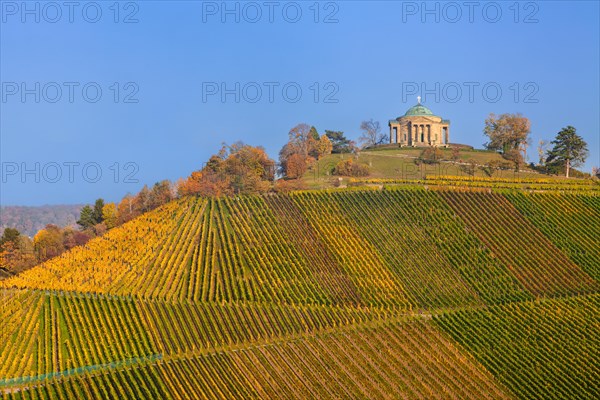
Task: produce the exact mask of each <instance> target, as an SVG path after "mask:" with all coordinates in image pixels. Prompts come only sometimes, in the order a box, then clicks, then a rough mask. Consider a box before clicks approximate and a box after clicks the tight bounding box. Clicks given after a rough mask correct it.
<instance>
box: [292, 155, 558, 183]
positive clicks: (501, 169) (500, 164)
mask: <svg viewBox="0 0 600 400" xmlns="http://www.w3.org/2000/svg"><path fill="white" fill-rule="evenodd" d="M423 151H424V149H423V148H413V147H398V146H397V145H383V146H377V147H374V148H368V149H365V150H362V151H361V152H359V153H358V154H356V155H355V154H347V153H340V154H329V155H326V156H324V157H322V158H320V159H319V160H317V161H316V163H315V164H314V165H313V166H311V168H310V169H309V170H308V171H307V172H306V173H305V174H304V176H303V181H304V182H305V184H306V187H307V188H311V189H321V188H331V187H333V184H332V183H333V182H334V181H335V180H339V182H340V184H341V185H347V183H348V181H350V180H351V179H349V177H348V176H339V175H334V173H333V170H334V168H335V167H336V165H337V164H338V163H339V162H340V161H343V160H348V159H352V160H354V161H355V162H356V163H359V164H362V165H365V166H367V167H368V171H369V174H368V178H370V179H393V180H422V179H425V178H427V177H430V178H431V177H439V176H462V177H465V178H466V177H475V178H504V179H556V180H563V179H564V178H563V177H559V176H549V175H544V174H540V173H539V172H537V171H535V170H533V169H531V168H530V167H528V166H527V165H522V166H521V167H520V168H519V170H518V171H516V170H515V167H514V165H513V163H511V162H509V161H507V160H506V159H505V158H503V157H502V155H501V154H499V153H498V152H496V151H490V150H478V149H474V148H472V147H470V146H466V145H452V147H450V148H443V147H440V148H438V149H437V151H439V157H440V158H439V159H438V160H436V161H435V162H420V159H421V157H422V154H423ZM490 166H491V167H490Z"/></svg>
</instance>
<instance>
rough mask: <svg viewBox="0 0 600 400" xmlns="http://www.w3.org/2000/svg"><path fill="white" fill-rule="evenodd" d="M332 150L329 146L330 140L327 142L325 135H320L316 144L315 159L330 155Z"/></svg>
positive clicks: (330, 145)
mask: <svg viewBox="0 0 600 400" xmlns="http://www.w3.org/2000/svg"><path fill="white" fill-rule="evenodd" d="M332 150H333V144H331V140H329V138H328V137H327V135H322V136H321V138H320V139H319V142H318V143H317V159H319V158H321V157H323V156H327V155H329V154H331V151H332Z"/></svg>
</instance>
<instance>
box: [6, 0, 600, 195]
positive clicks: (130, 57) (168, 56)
mask: <svg viewBox="0 0 600 400" xmlns="http://www.w3.org/2000/svg"><path fill="white" fill-rule="evenodd" d="M26 4H27V5H26V7H27V9H24V7H23V3H22V2H20V1H19V2H7V1H2V2H1V6H2V16H1V17H2V21H1V22H2V23H1V32H0V33H1V37H0V48H1V55H0V75H1V76H0V81H1V82H2V93H1V94H2V98H1V99H0V101H1V102H0V107H1V118H0V128H1V149H0V156H1V161H2V190H1V192H0V203H1V204H3V205H8V204H21V205H40V204H59V203H89V202H92V201H93V200H94V199H95V198H97V197H104V198H105V199H107V200H110V201H115V200H119V199H120V198H121V197H122V196H123V195H125V194H126V193H127V192H136V191H138V190H139V189H140V188H141V186H142V185H143V184H149V185H151V184H153V183H154V182H156V181H158V180H161V179H165V178H168V179H171V180H176V179H178V178H179V177H184V176H187V175H189V173H190V172H191V171H193V170H195V169H198V168H200V167H201V165H202V162H203V161H205V160H207V159H208V157H209V156H210V154H212V153H215V152H216V151H217V150H218V149H219V147H220V145H221V143H222V142H228V143H231V142H234V141H237V140H242V141H244V142H246V143H248V144H252V145H263V146H264V147H265V148H266V149H267V151H268V152H269V154H270V155H271V156H272V157H274V158H276V156H277V152H278V150H279V149H280V148H281V146H282V145H283V144H284V142H285V141H286V138H287V132H288V131H289V130H290V128H292V127H293V126H294V125H296V124H298V123H300V122H306V123H309V124H311V125H314V126H316V127H317V129H318V130H319V131H320V132H323V131H324V130H325V129H331V130H342V131H344V132H346V134H347V135H348V136H349V137H351V138H357V137H358V135H359V129H358V127H359V125H360V122H361V121H362V120H365V119H369V118H373V119H375V120H377V121H380V122H381V124H382V126H383V128H384V131H386V132H387V121H388V120H389V119H393V118H396V117H398V116H399V115H401V114H403V113H404V112H405V111H406V109H407V108H409V107H410V106H412V105H414V104H415V103H416V96H417V94H421V95H422V96H423V97H424V103H425V105H427V106H429V107H430V108H431V109H432V110H433V111H434V113H436V114H438V115H441V116H443V117H444V118H448V119H450V120H451V121H452V124H451V130H450V133H451V139H452V141H453V142H459V143H467V144H470V145H473V146H476V147H481V145H482V144H483V143H484V142H485V138H484V137H483V135H482V129H483V122H484V120H485V118H486V116H487V115H488V114H489V113H490V112H494V113H497V114H499V113H505V112H510V113H513V112H521V113H523V114H524V115H525V116H527V117H529V118H530V120H531V123H532V142H533V143H534V145H533V146H532V147H531V148H530V151H529V152H530V160H532V161H536V158H537V155H536V144H537V142H538V141H539V140H540V139H546V140H551V139H552V138H553V137H554V135H555V134H556V133H557V132H558V131H559V130H560V129H561V128H562V127H564V126H566V125H573V126H575V127H576V128H577V130H578V132H579V133H580V134H581V135H582V136H583V137H584V138H585V140H587V142H588V143H589V148H590V153H591V155H590V159H589V160H588V162H587V163H586V169H588V170H589V169H591V167H592V166H593V165H600V159H599V153H600V151H599V149H600V141H599V132H600V104H599V100H600V92H599V86H600V81H599V73H598V71H599V70H600V65H599V52H600V39H599V38H600V31H599V20H600V15H599V6H598V2H595V1H580V2H573V1H568V2H567V1H543V2H542V1H540V2H519V3H518V5H517V6H515V3H514V2H512V1H510V2H472V3H471V4H473V5H472V6H471V7H472V8H469V6H466V5H465V2H453V3H445V2H428V3H427V4H426V6H425V7H426V8H425V7H424V6H423V4H425V3H423V2H420V1H419V2H401V1H398V2H394V1H385V2H384V1H381V2H376V1H375V2H374V1H369V2H366V1H341V2H320V3H318V5H317V6H316V7H315V2H313V1H309V2H277V1H275V2H271V3H268V2H263V1H259V2H227V5H226V6H224V3H222V2H201V1H168V2H167V1H142V2H137V3H133V2H120V3H118V7H115V6H114V4H115V2H114V1H112V0H111V1H107V2H103V1H98V2H95V3H93V2H80V3H79V5H78V6H73V7H74V8H73V9H70V8H69V6H66V5H65V4H64V3H63V2H54V3H52V2H50V3H48V2H34V1H31V2H27V3H26ZM225 7H227V8H226V9H225ZM228 10H229V11H230V12H229V13H228V12H227V11H228ZM298 10H300V12H301V14H298ZM317 10H318V13H317ZM257 12H260V15H259V14H258V13H257ZM36 19H37V21H36ZM94 21H96V22H94ZM223 86H224V88H225V89H226V90H228V92H227V93H226V94H225V96H224V97H223V96H222V88H223ZM415 87H419V88H423V89H426V91H427V92H426V93H422V92H421V89H419V90H417V92H419V93H416V92H415V90H413V89H414V88H415ZM470 87H471V88H472V93H469V88H470ZM84 88H85V89H84ZM236 88H239V89H236ZM257 88H259V89H260V93H259V92H258V91H257ZM484 88H485V89H484ZM98 89H99V90H100V91H101V95H98V93H99V92H98ZM298 89H300V90H301V92H302V93H301V95H298V92H297V91H298ZM458 89H460V92H459V91H458ZM498 89H500V90H501V94H500V93H499V92H498ZM270 90H272V92H271V91H270ZM71 95H72V98H70V96H71ZM470 95H471V96H470ZM236 96H237V97H239V99H236ZM270 96H272V98H270ZM36 97H37V98H36ZM436 97H437V98H436ZM470 97H471V98H470ZM24 170H29V171H30V172H28V173H25V174H24V175H23V172H24ZM117 171H118V173H117ZM84 172H85V173H84ZM98 172H101V176H99V175H98Z"/></svg>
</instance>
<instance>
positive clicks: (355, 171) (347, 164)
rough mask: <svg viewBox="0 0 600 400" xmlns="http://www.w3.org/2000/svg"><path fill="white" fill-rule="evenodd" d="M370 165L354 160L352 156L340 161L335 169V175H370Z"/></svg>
mask: <svg viewBox="0 0 600 400" xmlns="http://www.w3.org/2000/svg"><path fill="white" fill-rule="evenodd" d="M369 173H370V171H369V166H368V165H366V164H360V163H357V162H354V161H353V160H352V159H351V158H350V159H347V160H343V161H340V162H339V163H337V165H336V166H335V168H334V169H333V174H334V175H339V176H369Z"/></svg>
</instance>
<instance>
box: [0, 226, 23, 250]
mask: <svg viewBox="0 0 600 400" xmlns="http://www.w3.org/2000/svg"><path fill="white" fill-rule="evenodd" d="M20 236H21V233H20V232H19V231H18V230H17V229H15V228H6V229H5V230H4V233H2V237H1V238H0V250H2V247H3V246H4V245H5V244H6V243H9V242H10V243H14V244H15V246H16V245H18V243H19V237H20Z"/></svg>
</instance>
